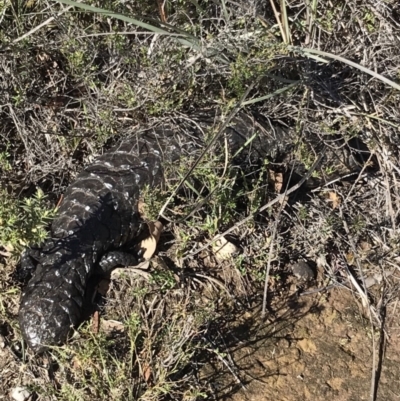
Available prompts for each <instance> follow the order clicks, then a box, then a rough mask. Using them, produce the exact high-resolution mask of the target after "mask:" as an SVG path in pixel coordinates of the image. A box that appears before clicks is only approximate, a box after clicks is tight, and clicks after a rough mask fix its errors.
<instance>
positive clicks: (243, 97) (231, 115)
mask: <svg viewBox="0 0 400 401" xmlns="http://www.w3.org/2000/svg"><path fill="white" fill-rule="evenodd" d="M254 85H255V83H253V84H251V85H250V86H249V87H248V89H247V90H246V92H245V94H244V95H243V96H242V98H241V99H240V100H239V102H238V103H237V105H236V106H235V107H234V109H233V110H232V112H231V113H230V114H229V116H228V117H227V119H226V120H225V122H224V123H223V124H222V126H221V128H220V129H219V130H218V132H217V133H216V134H215V136H214V138H212V139H211V141H210V143H209V144H208V145H207V146H206V147H205V148H204V150H203V152H201V155H200V156H199V157H198V159H197V160H196V161H195V162H194V164H193V166H192V167H191V168H190V169H189V171H188V172H187V173H186V174H185V176H184V177H183V178H182V179H181V180H180V182H179V184H178V185H177V187H176V188H175V189H174V191H173V192H172V194H171V195H170V196H169V198H168V199H167V200H166V202H165V203H164V205H163V206H162V208H161V210H160V212H159V214H158V216H159V217H160V216H161V217H163V218H165V217H164V216H163V213H164V211H165V209H166V208H167V206H168V204H169V202H171V199H172V198H173V197H174V196H175V195H176V193H177V192H178V191H179V189H180V188H181V186H182V185H183V183H184V182H185V181H186V180H187V179H188V178H189V177H190V174H192V172H193V170H194V169H195V168H196V167H197V166H198V164H199V163H200V161H201V160H202V159H203V157H204V155H205V154H206V153H207V152H208V151H209V150H210V148H211V147H212V146H213V145H214V143H215V142H216V141H217V139H218V138H219V137H220V136H221V134H222V133H223V132H224V131H225V129H226V127H227V126H228V125H229V123H230V122H231V120H232V118H233V117H235V115H236V114H237V113H238V112H239V110H240V109H241V107H242V104H243V102H244V100H245V99H246V97H247V95H248V94H249V93H250V91H251V90H252V89H253V88H254Z"/></svg>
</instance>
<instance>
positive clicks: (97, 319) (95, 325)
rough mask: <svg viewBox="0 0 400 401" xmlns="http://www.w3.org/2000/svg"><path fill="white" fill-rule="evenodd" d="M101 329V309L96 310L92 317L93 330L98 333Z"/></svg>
mask: <svg viewBox="0 0 400 401" xmlns="http://www.w3.org/2000/svg"><path fill="white" fill-rule="evenodd" d="M99 329H100V314H99V311H96V312H94V313H93V317H92V331H93V333H95V334H98V333H99Z"/></svg>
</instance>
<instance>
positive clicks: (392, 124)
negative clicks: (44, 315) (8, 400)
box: [0, 0, 400, 400]
mask: <svg viewBox="0 0 400 401" xmlns="http://www.w3.org/2000/svg"><path fill="white" fill-rule="evenodd" d="M375 3H376V2H358V1H356V0H351V1H342V0H335V1H330V2H317V1H310V2H309V1H301V0H294V1H291V0H289V1H286V2H283V1H282V2H277V1H273V0H272V1H271V2H269V3H268V2H257V1H251V2H250V3H248V2H246V4H245V5H244V4H241V3H239V4H235V5H234V4H233V3H231V2H230V1H224V2H222V1H221V2H210V1H206V0H204V1H201V2H197V3H196V4H195V3H192V2H180V1H178V2H175V3H172V2H171V3H170V2H168V1H167V2H166V3H165V8H164V9H163V12H162V18H163V20H164V19H165V20H166V23H161V22H160V21H159V19H160V16H159V14H158V13H159V10H158V8H157V5H156V3H155V2H152V1H148V2H141V3H140V6H139V3H138V4H137V5H133V4H131V3H126V2H120V3H118V2H117V3H115V2H106V3H104V2H102V3H101V4H100V3H98V4H97V3H93V4H92V6H99V7H102V8H103V9H107V10H109V11H111V12H112V13H115V14H118V15H119V16H121V15H124V16H132V15H134V16H135V18H136V20H138V21H142V22H145V23H146V24H150V25H152V27H153V28H155V30H156V31H157V29H158V30H159V31H158V33H154V29H153V31H151V30H149V29H146V28H145V27H143V26H141V27H140V26H139V27H138V26H136V25H135V24H134V23H131V22H128V20H126V19H125V20H124V19H121V18H117V17H118V15H114V16H110V15H108V16H104V15H102V14H101V13H99V12H95V13H91V12H88V11H84V10H82V9H80V8H78V7H72V6H71V5H70V6H66V5H65V4H61V3H46V4H44V3H43V4H42V3H38V2H28V3H26V4H24V5H22V4H20V3H15V2H6V3H4V4H3V5H0V23H1V24H2V25H3V26H4V27H5V29H3V30H2V31H0V46H1V47H0V52H1V57H0V71H1V72H0V119H1V121H2V124H1V126H0V137H1V138H2V139H1V143H0V177H1V182H2V187H3V188H4V190H5V192H4V194H5V196H6V199H7V202H3V203H1V205H3V206H2V207H6V206H4V205H7V204H9V203H10V202H14V200H15V199H17V198H24V197H29V196H31V195H32V193H33V192H34V190H35V188H42V189H43V190H44V192H45V193H46V194H48V196H49V198H48V199H49V201H50V202H52V203H53V205H55V204H56V202H57V199H58V198H59V196H60V194H61V193H62V192H63V191H64V190H65V188H66V186H67V185H68V183H69V182H70V181H71V179H72V178H73V177H74V175H75V174H76V172H77V171H78V170H79V169H80V168H81V166H82V165H83V164H84V163H86V162H88V161H90V160H91V159H92V158H93V157H94V155H96V154H97V153H99V152H100V151H101V149H103V148H104V147H109V146H110V145H111V144H112V143H113V142H115V141H116V140H118V138H119V137H120V136H129V135H130V134H131V133H132V132H136V131H137V130H138V129H139V127H143V126H145V125H155V124H158V123H159V122H160V121H163V120H164V119H166V118H169V117H170V116H176V115H185V114H190V111H191V110H194V109H197V108H200V107H204V106H207V107H219V108H220V109H222V110H223V111H224V112H228V111H229V110H231V109H232V107H233V105H235V104H236V103H237V101H238V100H239V99H240V98H241V97H242V96H243V94H244V93H245V92H246V90H247V89H248V88H249V85H251V84H252V85H253V87H252V90H251V92H250V94H249V96H248V97H247V99H246V101H245V102H244V103H245V105H247V107H249V108H251V109H252V110H255V111H257V113H259V114H262V115H264V116H265V117H266V118H267V119H268V121H269V122H270V123H271V125H272V126H276V125H281V126H285V127H287V128H288V129H289V130H290V131H291V132H292V133H293V137H294V138H295V141H294V144H293V152H291V153H290V154H287V155H285V157H284V158H282V159H281V160H277V161H275V162H277V164H270V165H267V166H265V165H264V166H262V168H261V169H262V172H261V175H259V176H262V177H263V176H265V175H268V171H269V170H273V171H275V172H276V173H277V174H282V175H283V177H284V186H283V187H282V188H281V189H280V191H284V190H285V185H289V186H290V185H292V184H293V181H290V180H289V178H288V177H289V176H291V175H292V176H293V177H292V178H293V179H294V180H296V179H299V178H300V177H301V176H302V175H304V174H305V172H306V171H307V170H308V169H309V168H310V167H311V166H312V164H313V162H314V161H315V160H316V159H317V156H319V155H320V153H321V152H322V150H323V149H327V150H326V153H325V154H324V157H323V159H322V162H321V164H320V165H319V166H318V168H317V169H316V170H315V171H314V174H313V177H312V179H313V181H312V180H309V186H308V187H306V188H304V189H303V190H302V191H296V192H295V193H294V194H291V196H290V197H289V199H287V200H286V203H285V208H284V209H283V210H281V213H280V214H279V219H277V216H278V213H277V210H278V209H280V208H276V209H270V210H268V211H267V212H266V213H263V214H261V215H258V216H256V217H255V219H254V220H253V222H251V223H250V224H247V225H246V226H244V227H245V228H244V229H243V230H242V231H239V230H236V231H235V232H234V233H233V234H234V235H235V239H236V240H237V241H238V242H239V243H240V246H241V249H242V251H243V252H242V254H241V255H239V256H238V257H237V258H236V259H235V261H234V263H232V264H231V265H229V266H228V265H227V264H226V265H225V266H224V268H221V266H220V267H217V263H216V261H215V259H214V256H213V255H212V252H211V251H210V250H209V249H210V248H208V250H207V249H206V250H205V251H203V252H202V253H200V254H198V255H197V256H195V257H186V259H185V260H184V261H183V259H182V257H185V256H187V255H188V254H189V253H190V252H189V251H190V250H193V249H196V247H197V246H198V243H199V241H203V240H209V239H211V237H212V236H213V235H214V234H217V233H218V232H221V231H223V230H224V229H225V228H229V227H230V226H231V225H233V224H234V223H237V222H238V221H240V219H241V218H243V217H244V214H245V212H246V213H247V214H248V213H249V212H252V211H254V210H256V209H257V207H259V206H262V205H263V204H265V203H267V202H268V200H269V198H268V199H266V198H265V195H260V194H261V192H260V193H257V194H256V195H255V194H254V193H252V192H251V191H252V185H253V184H254V183H253V184H252V185H249V186H246V185H244V187H245V189H246V191H245V194H244V196H242V197H241V198H240V199H241V201H243V202H244V199H245V198H246V199H247V200H246V202H248V200H249V199H250V200H251V199H253V200H254V199H255V198H257V199H255V203H254V204H253V205H250V204H249V203H246V204H245V205H244V207H242V209H241V210H239V211H238V210H233V208H232V207H231V206H232V205H229V204H228V199H229V198H232V199H236V197H235V196H236V194H235V193H234V192H232V191H233V189H234V188H235V186H234V184H232V187H231V188H229V186H228V187H227V186H221V187H222V188H223V191H225V192H223V191H219V192H216V194H215V197H214V198H213V199H212V202H210V203H209V204H205V205H203V206H202V207H201V208H200V209H199V210H198V211H197V214H195V215H192V216H191V218H190V219H187V220H185V221H184V222H180V223H179V224H175V225H171V230H170V233H169V235H170V238H169V239H168V240H169V241H170V242H168V240H166V241H165V242H166V243H165V245H164V248H162V249H161V251H162V256H163V257H164V258H166V260H167V261H168V263H169V265H170V266H172V267H174V269H175V270H174V273H171V271H170V270H167V269H165V268H161V269H160V271H159V272H158V273H155V275H154V276H153V277H155V278H154V281H153V282H152V283H148V282H145V281H134V282H133V283H132V287H129V286H127V285H126V283H125V284H124V281H122V283H120V284H116V283H114V284H113V287H112V290H111V292H110V295H109V299H110V301H109V304H108V306H107V307H106V308H105V316H106V318H108V317H110V318H111V317H112V318H113V319H115V320H118V321H120V322H122V323H121V326H120V327H123V331H122V332H120V333H117V334H115V333H114V334H113V335H111V334H110V333H108V334H104V333H103V334H93V332H92V331H91V329H90V327H86V328H85V329H81V330H80V337H79V338H77V339H76V340H75V341H73V342H72V343H71V344H70V345H67V346H65V347H64V348H61V349H59V350H55V351H54V353H53V355H52V357H51V358H50V359H49V360H48V361H47V362H48V363H49V365H46V364H45V363H46V362H45V361H43V360H36V359H34V358H33V357H32V355H30V354H29V353H28V354H27V355H26V356H24V358H26V359H24V358H22V355H23V352H22V349H21V346H20V335H19V332H18V327H17V324H16V306H17V304H18V296H19V293H18V291H19V289H18V288H17V287H16V286H15V285H14V284H13V282H12V280H11V278H10V274H11V271H12V270H13V268H14V265H13V262H11V260H8V259H6V258H4V260H3V265H1V267H0V271H1V272H2V273H4V274H2V277H3V278H2V280H3V281H1V286H2V287H1V288H2V289H4V291H2V295H1V296H0V312H1V315H0V324H1V331H0V334H1V335H2V336H3V337H4V338H5V340H6V351H5V352H8V354H7V355H8V357H7V358H4V362H3V364H4V366H3V367H4V368H5V367H7V368H8V372H12V371H15V372H17V371H18V370H19V368H21V367H22V368H23V369H22V370H21V372H22V373H21V374H20V375H17V374H15V375H14V374H12V373H8V374H7V378H6V379H5V380H4V382H2V384H1V387H0V388H1V391H2V392H3V393H7V392H8V390H9V388H11V387H12V386H15V385H17V384H21V383H23V384H29V385H31V386H33V387H32V389H33V390H35V391H37V392H38V393H39V394H41V396H42V397H43V398H44V399H54V397H55V398H57V399H64V400H72V399H74V400H75V399H76V400H78V399H93V397H96V398H100V399H103V398H107V399H119V398H120V397H125V398H128V399H136V398H140V397H141V398H140V399H143V400H161V399H182V400H190V399H193V400H194V399H201V398H202V397H203V398H205V397H206V396H207V394H208V395H209V388H208V387H207V386H208V382H207V383H206V382H204V381H201V380H200V379H199V376H198V372H199V370H200V368H201V364H202V363H203V362H204V360H205V359H207V358H208V359H209V360H212V359H213V358H216V359H219V360H221V358H222V360H223V361H224V364H225V365H227V366H229V369H231V370H232V372H231V373H232V378H233V379H232V380H233V381H235V382H237V380H238V377H236V376H237V375H236V373H235V369H234V368H233V364H232V363H231V362H230V361H229V358H228V357H227V356H225V355H223V349H222V350H218V352H217V351H216V349H214V348H212V347H211V348H212V349H211V351H210V343H209V342H207V341H205V340H204V339H205V338H208V337H207V330H208V329H209V328H210V322H211V321H214V322H218V321H219V320H218V316H219V315H218V314H219V313H221V315H223V314H224V313H225V314H226V313H227V312H226V311H229V313H231V314H232V316H233V317H234V316H236V315H235V313H236V312H235V311H237V308H236V309H235V308H234V307H233V306H232V303H231V298H232V297H233V298H234V299H235V300H236V303H237V305H238V304H239V305H240V308H241V307H243V305H247V306H248V305H250V304H253V302H254V303H257V302H259V301H260V297H259V296H258V297H257V296H255V298H253V295H254V294H260V293H261V291H260V288H261V287H262V285H263V283H264V280H265V278H266V277H265V266H266V265H267V263H268V262H269V263H270V264H271V266H272V270H271V273H270V278H269V283H268V284H269V286H270V288H271V289H272V292H271V294H270V295H271V296H274V295H276V294H278V291H274V288H277V286H278V287H279V286H280V285H284V282H285V278H286V276H287V266H286V265H287V262H288V261H291V260H296V259H298V258H299V257H306V258H308V259H309V260H311V261H313V262H315V263H318V264H319V265H320V267H321V268H323V270H324V272H325V273H324V279H326V280H327V281H329V280H330V283H332V282H333V283H335V284H338V285H342V286H346V287H349V288H352V287H351V286H352V285H351V284H350V281H349V278H350V277H353V279H354V280H356V282H357V283H359V285H360V288H361V290H362V291H363V292H364V294H365V295H366V298H367V299H368V302H369V303H370V305H371V306H372V307H373V309H374V310H375V311H377V313H375V315H374V324H377V322H378V324H381V323H382V321H380V319H379V318H378V319H377V316H379V307H382V305H388V304H389V303H390V302H392V301H393V294H394V292H395V290H396V288H397V287H396V286H397V282H396V278H395V276H396V268H397V267H396V266H397V264H398V256H397V255H398V247H399V235H398V224H399V216H398V210H399V199H400V197H399V173H400V171H399V167H398V160H399V147H398V143H399V140H400V138H399V126H400V116H399V111H398V104H399V100H400V94H399V91H398V90H397V87H396V85H398V81H399V75H398V65H399V64H400V50H399V49H400V43H399V38H398V35H397V31H398V29H399V25H400V21H399V9H398V7H397V5H396V3H395V2H392V3H391V2H380V3H377V4H375ZM167 24H169V25H170V26H169V25H167ZM142 25H143V24H142ZM38 27H39V29H36V28H38ZM160 29H161V30H164V31H167V32H170V33H172V35H171V34H170V35H168V34H165V33H163V32H161V31H160ZM184 40H186V41H189V42H188V43H186V44H185V43H184ZM310 49H311V50H310ZM338 56H339V57H338ZM371 71H372V74H371ZM382 77H383V79H382ZM388 80H389V81H390V82H389V84H388ZM217 159H218V158H217ZM217 159H213V157H212V155H211V156H210V158H209V159H208V160H207V159H205V160H204V161H203V163H202V164H201V165H200V167H201V169H202V170H201V169H199V170H198V171H197V172H196V173H197V176H196V177H195V178H196V179H197V181H201V183H202V184H203V187H204V188H206V190H208V191H209V192H210V191H213V189H214V186H216V187H218V179H219V175H218V174H217V173H216V171H215V170H213V169H210V166H209V165H208V164H207V163H209V162H210V160H211V161H215V160H217ZM218 160H219V159H218ZM223 163H224V162H223V161H222V166H223ZM258 167H260V166H258ZM222 169H223V167H222ZM201 171H203V173H201ZM204 172H205V173H204ZM348 174H352V175H350V176H348V177H345V178H343V177H344V176H346V175H348ZM228 176H229V174H228ZM230 177H231V178H232V175H231V176H230ZM252 177H253V178H254V176H252ZM296 177H297V178H296ZM255 181H256V182H257V180H255ZM294 182H295V181H294ZM257 185H261V186H263V184H262V183H261V184H260V183H257ZM257 185H256V187H257ZM271 185H272V187H273V186H274V183H272V184H270V188H271ZM236 190H237V188H236V189H235V191H236ZM190 191H192V192H190ZM187 192H188V193H190V194H191V195H192V196H193V194H194V193H195V191H193V188H189V189H187ZM2 193H3V192H2ZM149 196H151V195H150V194H149ZM178 200H179V202H181V205H179V202H178V206H176V209H175V213H176V216H179V213H180V211H181V210H180V209H179V208H180V207H182V202H185V200H184V199H182V198H180V199H178ZM216 201H218V202H219V203H224V202H225V201H226V202H225V203H226V205H225V206H229V207H226V208H225V212H226V214H223V213H222V212H221V209H220V208H219V207H218V205H217V204H216V203H215V202H216ZM190 202H193V203H195V201H194V200H193V201H192V200H190ZM213 202H214V203H213ZM188 203H189V201H188ZM148 204H160V201H159V199H150V200H149V201H148ZM185 206H186V207H187V204H186V205H184V206H183V209H184V208H185ZM242 206H243V205H242ZM7 211H8V210H7ZM7 211H6V212H7ZM5 214H6V213H3V214H2V213H0V215H5ZM204 215H208V216H209V220H208V221H209V224H204V225H203V226H202V227H199V224H198V221H199V220H198V219H199V216H200V217H204ZM271 219H272V220H274V219H276V220H277V221H276V227H277V235H276V237H275V238H274V241H275V246H274V248H273V250H274V252H273V255H269V254H268V250H270V249H271V248H270V247H269V245H270V242H269V241H270V240H271V238H272V237H274V236H273V235H272V231H273V230H272V225H271V224H270V222H271ZM16 224H17V223H16ZM17 228H18V227H16V230H15V232H18V229H17ZM0 238H1V237H0ZM15 241H18V238H15ZM171 243H172V247H171V248H170V249H168V248H169V247H170V246H171ZM0 245H2V246H4V245H5V244H0ZM1 251H2V254H4V255H6V256H7V255H8V254H7V253H5V249H1ZM176 266H180V270H179V269H178V270H176V269H177V267H176ZM210 268H211V269H214V270H211V272H210ZM160 272H161V273H160ZM188 272H190V274H189V275H187V273H188ZM157 274H158V276H157ZM185 274H186V275H185ZM196 274H198V276H197V277H196ZM200 275H201V276H200ZM379 275H380V276H379ZM193 276H194V277H195V279H193ZM204 276H206V277H207V276H209V277H211V278H212V279H213V280H214V281H212V280H208V281H204ZM372 276H374V277H375V276H379V277H381V281H382V282H384V283H385V286H384V291H383V295H382V296H381V300H380V304H379V305H378V302H377V299H376V298H375V293H374V290H373V287H372V290H371V289H369V288H366V287H367V286H366V285H365V280H366V279H368V278H369V277H372ZM177 277H180V278H181V279H182V280H183V281H180V280H178V279H177ZM182 277H183V278H182ZM157 280H158V281H157ZM216 280H217V281H216ZM277 283H278V284H277ZM353 284H354V283H353ZM118 285H120V286H121V287H120V288H118ZM221 285H222V287H221ZM208 286H214V287H215V288H218V289H219V291H222V293H224V294H227V293H228V294H230V296H228V295H227V296H226V299H225V296H223V297H222V299H218V298H219V297H221V294H220V295H219V296H216V295H215V291H214V292H213V291H211V295H210V296H208V295H207V297H208V298H209V299H208V298H207V299H208V301H207V302H206V304H204V299H205V298H204V297H205V293H206V292H207V291H206V290H207V287H208ZM221 288H223V290H222V289H221ZM279 288H281V287H279ZM212 294H214V295H212ZM237 305H236V306H237ZM378 306H379V307H378ZM224 308H226V309H224ZM240 308H239V309H240ZM379 322H380V323H379ZM215 324H217V323H215ZM224 329H226V330H228V329H229V325H227V326H224ZM221 346H222V347H224V345H223V344H222V345H221ZM219 351H221V352H219ZM1 352H3V351H1ZM201 354H203V356H202V357H200V355H201ZM10 355H13V356H12V357H10ZM204 355H206V358H205V357H204ZM27 361H28V362H27ZM49 361H50V362H49ZM43 363H44V364H43ZM53 363H55V365H56V367H57V368H56V369H55V372H53V368H52V369H50V368H49V366H54V365H53ZM48 372H50V373H51V375H52V376H51V377H49V376H48ZM239 381H240V379H239ZM74 383H77V384H76V385H74Z"/></svg>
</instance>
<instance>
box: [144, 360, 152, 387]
mask: <svg viewBox="0 0 400 401" xmlns="http://www.w3.org/2000/svg"><path fill="white" fill-rule="evenodd" d="M143 377H144V380H145V381H146V383H147V384H149V383H150V378H151V368H150V366H149V365H147V364H146V365H145V366H144V369H143Z"/></svg>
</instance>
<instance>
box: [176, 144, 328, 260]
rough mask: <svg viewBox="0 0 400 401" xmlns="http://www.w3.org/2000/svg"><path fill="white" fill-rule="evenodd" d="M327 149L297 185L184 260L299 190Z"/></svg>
mask: <svg viewBox="0 0 400 401" xmlns="http://www.w3.org/2000/svg"><path fill="white" fill-rule="evenodd" d="M325 151H326V146H325V147H324V149H323V150H322V152H321V154H320V155H319V157H318V159H317V160H316V162H315V163H314V164H313V165H312V166H311V168H310V170H309V171H308V172H307V173H306V174H305V175H304V177H303V178H302V179H301V180H300V181H299V182H298V183H297V184H295V185H293V186H292V187H290V189H288V190H287V191H286V192H285V193H284V194H280V195H278V196H277V197H276V198H275V199H273V200H272V201H270V202H268V203H267V204H265V205H264V206H262V207H260V209H258V210H257V211H256V212H254V213H252V214H250V215H249V216H247V217H246V218H244V219H243V220H241V221H239V222H237V223H236V224H234V225H233V226H232V227H231V228H228V229H227V230H226V231H224V232H223V233H222V234H218V235H216V236H215V237H214V238H213V239H212V240H210V241H209V242H207V244H205V245H204V246H202V247H201V248H199V249H197V250H196V251H195V252H190V253H188V254H187V255H186V256H185V257H183V258H182V260H186V259H188V258H189V257H191V256H194V255H197V254H198V253H200V252H201V251H203V250H204V249H206V248H208V247H209V246H210V245H211V244H213V243H214V242H215V241H218V240H219V239H221V238H223V237H224V236H225V235H226V234H229V233H231V232H232V231H234V230H236V229H237V228H238V227H240V226H242V225H243V224H244V223H247V222H248V221H250V220H251V219H252V218H254V216H255V215H257V214H258V213H261V212H263V211H264V210H266V209H268V208H269V207H271V206H272V205H275V203H277V202H279V201H282V200H283V199H285V197H286V196H287V195H290V194H291V193H292V192H294V191H297V190H298V189H299V188H300V187H301V186H302V185H303V184H304V183H305V182H306V181H307V180H308V179H309V178H310V176H311V174H312V173H313V171H314V170H315V169H316V167H317V166H318V164H319V163H320V161H321V160H322V158H323V156H324V155H325Z"/></svg>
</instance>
